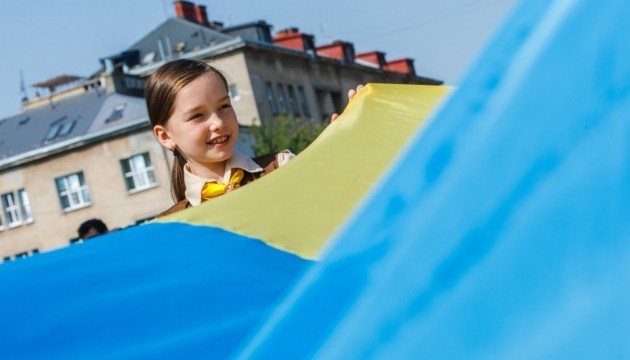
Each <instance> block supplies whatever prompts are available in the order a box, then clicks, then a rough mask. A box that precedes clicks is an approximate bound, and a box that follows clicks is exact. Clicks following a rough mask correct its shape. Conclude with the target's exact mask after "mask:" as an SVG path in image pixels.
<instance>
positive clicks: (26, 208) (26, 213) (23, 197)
mask: <svg viewBox="0 0 630 360" xmlns="http://www.w3.org/2000/svg"><path fill="white" fill-rule="evenodd" d="M18 196H19V198H20V207H21V208H22V219H23V220H24V221H31V220H33V214H32V212H31V202H30V200H29V198H28V194H27V193H26V190H24V189H20V190H18Z"/></svg>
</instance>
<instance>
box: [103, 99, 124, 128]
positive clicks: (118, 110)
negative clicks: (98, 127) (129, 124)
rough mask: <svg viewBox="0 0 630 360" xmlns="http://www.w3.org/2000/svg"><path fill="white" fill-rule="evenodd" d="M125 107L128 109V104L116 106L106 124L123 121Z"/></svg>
mask: <svg viewBox="0 0 630 360" xmlns="http://www.w3.org/2000/svg"><path fill="white" fill-rule="evenodd" d="M125 107H127V103H122V104H119V105H116V106H114V108H113V109H112V113H111V114H110V115H109V117H108V118H107V119H106V120H105V123H110V122H113V121H116V120H119V119H122V117H123V115H124V113H125Z"/></svg>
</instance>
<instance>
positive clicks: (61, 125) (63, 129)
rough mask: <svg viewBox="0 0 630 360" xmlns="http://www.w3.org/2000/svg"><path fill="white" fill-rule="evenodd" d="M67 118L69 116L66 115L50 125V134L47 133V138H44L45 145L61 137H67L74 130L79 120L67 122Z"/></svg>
mask: <svg viewBox="0 0 630 360" xmlns="http://www.w3.org/2000/svg"><path fill="white" fill-rule="evenodd" d="M67 118H68V116H67V115H64V116H62V117H61V118H59V119H57V120H55V121H53V122H51V123H50V128H48V132H46V136H45V137H44V143H48V142H51V141H52V140H54V139H55V138H57V137H60V136H66V135H68V134H69V133H70V132H71V131H72V129H74V125H75V124H76V123H77V120H76V119H75V120H72V121H66V119H67Z"/></svg>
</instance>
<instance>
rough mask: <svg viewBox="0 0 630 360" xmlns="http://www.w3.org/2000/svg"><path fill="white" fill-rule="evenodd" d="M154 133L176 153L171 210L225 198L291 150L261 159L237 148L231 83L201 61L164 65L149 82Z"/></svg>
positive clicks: (287, 157)
mask: <svg viewBox="0 0 630 360" xmlns="http://www.w3.org/2000/svg"><path fill="white" fill-rule="evenodd" d="M145 97H146V102H147V109H148V112H149V118H150V119H151V124H152V125H153V133H154V135H155V137H156V138H157V140H158V141H159V142H160V143H161V144H162V146H164V147H166V148H167V149H169V150H171V151H173V154H174V159H175V160H174V164H173V170H172V178H171V192H172V195H173V197H174V198H175V202H176V203H175V205H173V206H172V207H171V208H169V209H168V210H166V211H164V212H162V213H161V214H160V215H159V216H163V215H167V214H171V213H173V212H176V211H179V210H182V209H185V208H187V207H190V206H196V205H199V204H200V203H201V202H203V201H205V200H208V199H212V198H214V197H217V196H221V195H223V194H225V193H227V192H229V191H232V190H234V189H236V188H238V187H239V186H243V185H245V184H247V183H249V182H251V181H254V180H255V179H257V178H259V177H260V176H263V175H265V174H267V173H269V172H271V171H273V170H275V169H276V168H278V167H279V166H281V165H283V164H285V163H286V162H288V160H290V159H291V158H292V157H293V156H294V155H293V154H291V153H290V152H289V151H283V152H280V153H278V154H271V155H270V156H266V157H261V158H256V159H255V160H252V159H251V158H249V157H248V156H246V155H244V154H242V153H240V152H238V151H236V150H235V146H236V142H237V139H238V121H237V119H236V114H235V113H234V109H233V108H232V104H231V102H230V96H229V94H228V84H227V81H226V79H225V77H224V76H223V74H221V73H220V72H219V71H218V70H217V69H215V68H213V67H212V66H210V65H208V64H206V63H204V62H201V61H195V60H176V61H172V62H169V63H166V64H164V65H162V66H161V67H160V68H159V69H158V70H157V71H156V72H155V73H153V74H152V75H151V76H150V77H149V79H148V81H147V84H146V94H145Z"/></svg>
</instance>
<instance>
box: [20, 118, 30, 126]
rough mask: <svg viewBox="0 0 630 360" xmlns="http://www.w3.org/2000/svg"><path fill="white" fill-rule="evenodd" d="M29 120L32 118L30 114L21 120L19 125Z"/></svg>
mask: <svg viewBox="0 0 630 360" xmlns="http://www.w3.org/2000/svg"><path fill="white" fill-rule="evenodd" d="M29 120H31V117H30V116H27V117H25V118H24V119H22V120H20V122H19V123H18V125H24V124H26V123H27V122H28V121H29Z"/></svg>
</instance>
